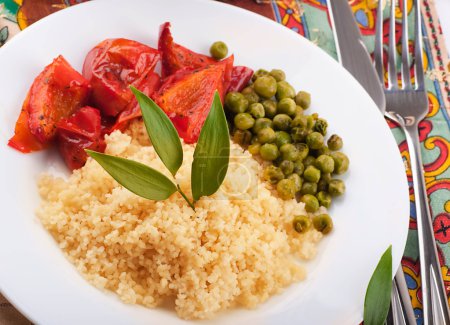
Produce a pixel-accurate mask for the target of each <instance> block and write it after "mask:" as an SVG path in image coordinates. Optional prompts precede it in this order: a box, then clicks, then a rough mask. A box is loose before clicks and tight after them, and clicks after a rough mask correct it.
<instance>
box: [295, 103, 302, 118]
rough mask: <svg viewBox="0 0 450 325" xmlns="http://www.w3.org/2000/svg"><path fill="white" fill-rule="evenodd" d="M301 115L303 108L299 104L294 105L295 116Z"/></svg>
mask: <svg viewBox="0 0 450 325" xmlns="http://www.w3.org/2000/svg"><path fill="white" fill-rule="evenodd" d="M302 115H303V108H302V107H301V106H299V105H296V106H295V116H296V117H297V116H302Z"/></svg>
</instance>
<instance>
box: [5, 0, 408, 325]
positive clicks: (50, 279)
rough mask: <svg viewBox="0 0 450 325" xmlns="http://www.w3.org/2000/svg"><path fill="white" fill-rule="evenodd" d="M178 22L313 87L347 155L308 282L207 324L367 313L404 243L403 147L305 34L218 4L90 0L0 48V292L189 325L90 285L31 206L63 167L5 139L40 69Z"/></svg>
mask: <svg viewBox="0 0 450 325" xmlns="http://www.w3.org/2000/svg"><path fill="white" fill-rule="evenodd" d="M165 21H170V22H172V25H173V29H172V32H173V35H174V38H175V41H177V42H179V43H181V44H183V45H186V46H187V47H189V48H192V49H193V50H196V51H199V52H202V53H207V51H208V48H209V45H210V44H211V43H212V42H213V41H216V40H223V41H225V42H226V43H227V44H228V46H229V48H230V49H231V51H232V52H233V53H234V54H235V57H236V62H237V63H238V64H243V65H248V66H250V67H253V68H259V67H264V68H275V67H276V68H281V69H284V70H285V71H287V77H288V80H289V81H290V82H291V83H292V84H293V85H294V86H295V87H296V88H297V89H305V90H308V91H310V92H311V93H312V99H313V104H312V108H311V109H310V112H311V111H315V112H318V113H319V114H320V115H322V116H324V117H325V118H327V119H328V121H329V124H330V127H329V132H330V134H332V133H338V134H340V135H341V136H342V137H343V138H344V141H345V147H344V148H345V153H346V154H348V156H349V157H350V161H351V168H350V172H349V173H348V174H347V175H346V176H345V177H344V178H345V181H346V185H347V192H346V194H345V197H343V199H339V200H335V204H334V205H333V207H332V209H331V214H332V215H333V217H334V220H335V230H334V231H333V233H332V234H331V235H330V236H327V238H326V239H325V240H324V241H323V243H321V244H320V246H319V254H318V257H317V259H316V260H315V261H314V262H312V263H310V264H308V266H307V267H308V271H309V275H308V279H307V280H306V281H304V282H302V283H299V284H295V285H292V286H290V287H289V288H288V289H287V290H285V291H284V292H283V293H282V294H280V295H277V296H274V297H272V298H271V299H269V301H268V302H267V303H265V304H264V305H261V306H260V307H259V308H257V309H255V310H244V309H238V310H231V311H226V312H223V313H221V314H220V315H219V316H218V317H217V318H216V319H214V320H212V321H209V322H202V323H203V324H212V323H214V324H244V323H248V322H252V323H253V324H304V323H307V324H351V325H356V324H358V322H359V321H361V319H362V310H363V302H364V293H365V289H366V285H367V283H368V280H369V278H370V276H371V274H372V272H373V270H374V268H375V266H376V264H377V262H378V260H379V257H380V256H381V254H382V253H383V252H384V250H385V249H386V248H387V247H388V246H389V244H392V245H393V264H394V266H397V265H398V264H399V261H400V258H401V256H402V252H403V249H404V245H405V241H406V235H407V227H408V219H409V200H408V189H407V183H406V177H405V171H404V167H403V163H402V160H401V158H400V155H399V152H398V148H397V146H396V143H395V141H394V138H393V137H392V135H391V133H390V131H389V129H388V127H387V125H386V123H385V121H384V119H383V118H382V116H381V114H380V113H379V112H378V110H377V108H376V106H375V104H374V103H373V102H372V101H371V99H370V98H369V96H368V95H367V94H366V93H365V91H364V90H363V89H362V88H361V86H360V85H359V84H358V83H357V82H356V81H355V80H354V79H353V78H352V77H351V76H350V74H348V73H347V72H346V71H345V70H344V69H342V68H341V67H340V66H339V65H338V64H337V63H336V62H335V61H334V60H333V59H332V58H330V57H329V56H328V55H327V54H326V53H325V52H323V51H322V50H320V49H319V48H318V47H316V46H314V45H313V44H311V43H310V42H309V41H307V40H306V39H304V38H302V37H300V36H298V35H297V34H296V33H294V32H292V31H289V30H288V29H287V28H285V27H283V26H281V25H279V24H277V23H275V22H273V21H270V20H268V19H266V18H263V17H261V16H259V15H256V14H253V13H250V12H248V11H244V10H241V9H238V8H236V7H232V6H228V5H224V4H221V3H217V2H213V1H200V0H195V1H185V0H171V1H158V0H153V1H145V0H141V1H127V2H126V4H125V3H124V2H123V1H122V0H113V1H93V2H89V3H86V4H82V5H77V6H74V7H71V8H69V9H66V10H63V11H61V12H58V13H56V14H53V15H51V16H49V17H48V18H45V19H43V20H41V21H39V22H37V23H36V24H34V25H33V26H31V27H29V28H27V30H25V31H23V32H21V33H20V34H19V35H18V36H16V37H15V38H14V39H13V40H12V41H11V42H9V43H8V44H6V46H5V47H4V48H2V49H0V62H1V64H2V73H1V75H0V91H1V96H0V107H1V109H0V157H1V160H0V161H1V168H0V206H1V213H0V225H1V226H0V289H1V291H2V292H3V293H4V294H5V295H6V296H7V298H8V299H10V301H11V302H12V303H13V304H14V305H15V306H17V307H18V308H19V309H20V310H21V311H22V312H23V313H24V314H25V315H26V316H28V317H29V318H30V319H31V320H33V321H34V322H37V323H40V324H185V323H186V322H184V321H181V320H180V319H178V318H177V316H176V314H175V313H174V312H173V311H172V310H168V309H162V308H156V309H146V308H144V307H141V306H132V305H126V304H123V303H122V302H120V301H119V299H118V298H116V296H115V295H113V294H111V293H105V292H102V291H100V290H97V289H95V288H94V287H92V286H91V285H90V284H88V283H87V282H86V281H85V280H84V279H83V278H82V277H81V276H80V275H79V274H78V273H77V272H76V270H75V269H74V267H72V265H71V264H70V263H69V262H68V261H67V260H66V259H65V258H64V256H63V254H62V252H61V251H60V250H59V248H58V247H57V245H56V244H55V242H54V241H53V239H52V238H51V236H50V235H49V234H48V233H47V232H46V231H45V230H44V229H43V227H42V226H41V225H40V223H39V221H38V220H37V218H36V217H35V215H34V210H35V208H36V207H37V205H38V203H39V197H38V192H37V188H36V178H37V175H38V174H39V173H41V172H43V171H48V170H49V169H50V168H55V169H56V170H58V169H59V170H61V168H62V165H61V163H60V160H59V158H58V156H57V155H54V154H52V153H51V152H49V151H45V152H40V153H35V154H29V155H24V154H21V153H19V152H17V151H15V150H13V149H11V148H9V147H7V146H6V143H7V140H8V139H9V137H10V136H11V135H12V134H13V129H14V124H15V121H16V118H17V116H18V114H19V111H20V108H21V104H22V101H23V99H24V97H25V94H26V92H27V89H28V88H29V86H30V85H31V83H32V81H33V79H34V77H35V76H36V75H37V74H38V73H39V72H40V71H41V70H42V69H43V67H44V66H45V65H47V64H48V63H50V62H51V60H52V59H53V58H54V57H56V56H57V55H58V54H62V55H64V56H65V58H66V59H67V60H68V61H69V62H70V63H71V64H72V65H73V66H74V67H75V68H77V69H78V70H81V67H82V63H83V59H84V56H85V55H86V53H87V52H88V50H89V49H91V48H92V47H93V46H94V45H95V44H97V43H98V42H100V41H102V40H103V39H105V38H113V37H125V38H130V39H134V40H137V41H141V42H144V43H148V44H150V45H151V46H154V47H155V46H156V41H157V36H158V27H159V25H160V24H161V23H163V22H165Z"/></svg>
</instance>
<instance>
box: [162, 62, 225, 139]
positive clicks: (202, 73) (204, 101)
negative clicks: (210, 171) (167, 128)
mask: <svg viewBox="0 0 450 325" xmlns="http://www.w3.org/2000/svg"><path fill="white" fill-rule="evenodd" d="M232 66H233V56H231V57H229V58H228V59H226V60H224V61H221V62H220V63H216V64H213V65H210V66H207V67H204V68H202V69H195V70H189V69H187V68H184V69H181V70H179V71H178V72H176V73H175V74H173V75H171V76H170V77H168V78H167V79H166V80H165V81H164V83H163V85H162V86H161V88H160V90H159V91H158V93H157V94H156V96H155V102H156V103H157V104H158V105H159V106H160V107H161V108H162V109H163V110H164V111H165V112H166V114H167V115H168V116H169V118H170V119H171V120H172V122H173V123H174V125H175V127H176V129H177V131H178V134H179V135H180V137H181V138H183V139H184V141H185V142H186V143H194V142H196V141H197V139H198V136H199V135H200V130H201V128H202V126H203V123H204V122H205V119H206V117H207V116H208V113H209V109H210V107H211V102H212V99H213V96H214V92H215V91H216V90H217V91H218V92H219V94H220V95H221V98H222V100H223V96H224V95H225V90H226V89H225V85H226V84H228V82H229V79H230V76H231V69H232Z"/></svg>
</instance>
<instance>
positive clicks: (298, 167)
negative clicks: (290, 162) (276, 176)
mask: <svg viewBox="0 0 450 325" xmlns="http://www.w3.org/2000/svg"><path fill="white" fill-rule="evenodd" d="M304 171H305V166H304V165H303V163H302V162H301V160H297V161H295V162H294V173H296V174H297V175H298V176H302V175H303V172H304Z"/></svg>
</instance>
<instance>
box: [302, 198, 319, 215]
mask: <svg viewBox="0 0 450 325" xmlns="http://www.w3.org/2000/svg"><path fill="white" fill-rule="evenodd" d="M300 202H303V203H304V204H305V210H306V211H307V212H316V211H317V210H319V201H318V200H317V198H316V197H315V196H314V195H311V194H305V195H303V196H302V197H301V198H300Z"/></svg>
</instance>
